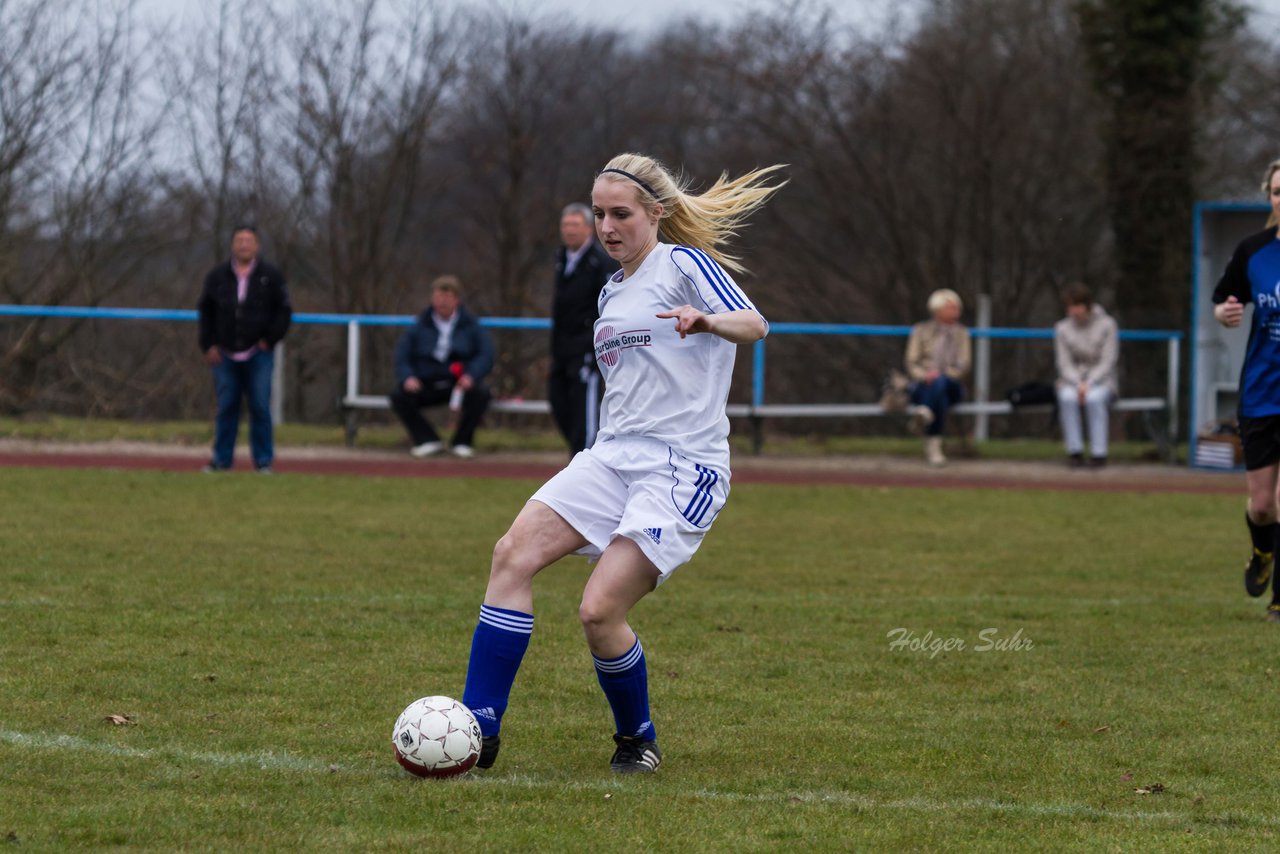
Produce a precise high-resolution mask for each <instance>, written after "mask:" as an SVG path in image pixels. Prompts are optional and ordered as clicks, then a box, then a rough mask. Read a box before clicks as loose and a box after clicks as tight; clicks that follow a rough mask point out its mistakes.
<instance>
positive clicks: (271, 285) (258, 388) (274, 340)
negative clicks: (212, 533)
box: [198, 225, 293, 474]
mask: <svg viewBox="0 0 1280 854" xmlns="http://www.w3.org/2000/svg"><path fill="white" fill-rule="evenodd" d="M258 250H259V244H258V232H257V230H256V229H254V227H253V226H250V225H241V226H237V227H236V229H235V231H234V232H232V235H231V260H230V261H228V262H226V263H225V264H219V265H218V266H217V267H214V268H213V270H211V271H210V272H209V275H207V276H205V280H204V290H203V292H202V293H201V294H200V303H199V306H198V308H199V313H200V352H202V353H204V358H205V361H206V362H208V363H209V366H210V367H211V368H212V369H213V387H214V391H215V393H216V395H217V401H218V414H217V416H216V418H215V420H214V439H213V457H212V459H211V460H210V461H209V464H208V465H207V466H205V468H204V470H205V471H206V472H217V471H223V470H225V469H229V468H231V463H232V459H233V457H234V454H235V449H236V434H237V433H238V432H239V431H240V401H241V398H248V401H249V449H250V451H251V453H252V456H253V465H254V468H256V469H257V470H258V471H259V472H261V473H263V474H270V473H271V464H272V461H273V460H274V458H275V445H274V440H273V437H272V424H271V374H272V371H273V369H274V367H275V346H276V344H278V343H280V341H281V340H282V339H283V338H284V335H285V333H286V332H287V331H288V330H289V322H290V321H291V320H292V318H293V309H292V308H291V307H290V305H289V291H288V289H287V288H286V287H285V281H284V276H283V275H281V273H280V271H279V270H277V269H276V268H275V267H272V266H271V265H270V264H268V263H267V262H265V261H263V260H262V259H261V258H260V257H259V256H258Z"/></svg>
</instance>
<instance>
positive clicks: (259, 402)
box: [212, 350, 276, 469]
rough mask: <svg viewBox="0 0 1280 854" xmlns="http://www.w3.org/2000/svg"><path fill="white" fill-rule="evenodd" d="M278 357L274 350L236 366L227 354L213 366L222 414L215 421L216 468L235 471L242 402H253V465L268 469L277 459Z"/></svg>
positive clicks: (251, 420)
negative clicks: (274, 376)
mask: <svg viewBox="0 0 1280 854" xmlns="http://www.w3.org/2000/svg"><path fill="white" fill-rule="evenodd" d="M275 364H276V355H275V353H274V352H273V351H271V350H254V352H253V355H252V356H250V357H249V360H248V361H247V362H233V361H232V360H231V358H230V357H229V356H227V355H226V354H225V353H224V354H223V356H222V361H221V362H219V363H218V364H216V365H214V366H213V388H214V393H215V394H216V395H217V398H218V414H217V416H216V417H215V418H214V421H213V460H212V462H213V465H214V466H215V467H217V468H220V469H229V468H231V462H232V459H233V458H234V455H235V450H236V433H238V432H240V402H241V399H243V398H247V399H248V401H249V450H250V452H251V453H252V455H253V465H254V466H255V467H256V468H264V467H266V466H269V465H271V461H272V459H273V458H274V457H275V446H274V441H273V436H272V425H271V371H272V369H273V368H274V367H275Z"/></svg>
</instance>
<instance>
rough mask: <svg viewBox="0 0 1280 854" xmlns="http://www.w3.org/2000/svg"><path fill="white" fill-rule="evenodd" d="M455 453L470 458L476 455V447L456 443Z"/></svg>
mask: <svg viewBox="0 0 1280 854" xmlns="http://www.w3.org/2000/svg"><path fill="white" fill-rule="evenodd" d="M453 455H454V456H455V457H460V458H462V459H464V460H469V459H471V458H472V457H474V456H475V455H476V449H475V448H473V447H471V446H470V445H454V446H453Z"/></svg>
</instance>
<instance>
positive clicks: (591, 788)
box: [0, 730, 1280, 829]
mask: <svg viewBox="0 0 1280 854" xmlns="http://www.w3.org/2000/svg"><path fill="white" fill-rule="evenodd" d="M0 744H10V745H13V746H14V747H25V748H34V749H37V750H64V751H79V752H88V753H100V754H105V755H107V756H119V757H121V758H125V759H143V760H156V759H171V760H172V759H176V760H179V761H181V762H183V763H190V764H194V765H209V766H215V767H219V768H235V767H245V768H260V769H263V770H281V771H302V772H307V773H314V774H329V773H341V774H354V775H356V776H367V777H394V776H398V775H399V772H398V769H395V768H393V767H392V765H391V760H390V758H388V760H387V765H386V770H385V771H383V770H379V769H377V768H374V767H368V768H349V767H344V766H340V765H337V764H326V763H324V762H316V761H313V760H308V759H300V758H298V757H296V756H290V755H288V754H281V753H209V752H203V751H188V750H182V749H180V748H167V747H159V748H149V749H144V748H136V747H122V746H120V745H116V744H107V743H105V742H100V741H90V740H88V739H84V738H78V737H76V736H73V735H48V734H43V733H24V732H16V731H13V730H0ZM388 753H389V751H388ZM450 782H452V783H455V784H458V783H464V782H465V785H471V786H484V787H486V788H488V787H492V788H500V787H511V786H519V787H521V788H525V789H559V790H561V791H564V790H569V791H575V792H599V793H601V794H602V795H603V794H612V792H615V791H618V790H619V789H621V788H623V787H622V786H621V785H620V784H618V783H617V782H614V781H606V780H600V781H596V782H591V781H585V780H569V779H565V780H550V779H544V778H539V777H532V776H529V775H526V774H511V775H501V776H491V775H489V774H474V775H467V776H465V777H462V778H458V779H456V780H453V781H450ZM673 795H674V796H675V797H681V795H679V794H675V793H671V792H664V793H663V797H672V796H673ZM683 797H684V798H688V799H690V800H708V801H720V802H725V803H758V804H778V805H782V804H788V803H802V804H816V805H831V806H838V807H855V808H857V809H861V810H866V811H868V812H876V811H890V812H914V813H928V814H935V813H951V812H996V813H1003V814H1005V815H1011V816H1028V817H1037V818H1042V817H1046V816H1047V817H1055V818H1069V819H1071V818H1078V819H1089V820H1097V819H1108V820H1112V821H1139V822H1149V823H1159V824H1175V823H1188V824H1193V823H1198V822H1203V821H1210V822H1214V823H1224V824H1225V823H1229V824H1231V825H1233V826H1235V827H1237V828H1239V829H1245V828H1247V827H1280V817H1276V816H1247V815H1242V814H1238V813H1229V814H1225V815H1223V814H1218V813H1205V814H1198V813H1195V812H1185V813H1179V812H1170V811H1167V810H1160V811H1147V810H1107V809H1100V808H1098V807H1092V806H1087V805H1084V804H1035V803H1030V804H1028V803H1017V802H1013V801H1000V800H993V799H989V798H962V799H959V800H937V799H933V798H919V797H917V798H901V799H896V800H879V799H877V798H872V797H868V796H866V795H861V794H858V793H856V792H846V791H840V790H831V791H824V790H798V791H786V792H767V793H752V792H725V791H720V790H717V789H695V790H693V791H689V792H685V793H683Z"/></svg>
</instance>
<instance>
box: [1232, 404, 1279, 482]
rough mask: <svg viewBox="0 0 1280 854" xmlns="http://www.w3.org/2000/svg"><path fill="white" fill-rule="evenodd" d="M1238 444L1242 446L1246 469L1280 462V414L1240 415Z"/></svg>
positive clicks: (1264, 466)
mask: <svg viewBox="0 0 1280 854" xmlns="http://www.w3.org/2000/svg"><path fill="white" fill-rule="evenodd" d="M1240 444H1241V445H1243V446H1244V467H1245V469H1246V470H1248V471H1256V470H1257V469H1264V468H1266V467H1267V466H1273V465H1275V464H1276V463H1280V415H1264V416H1262V417H1261V418H1246V417H1244V416H1243V415H1242V416H1240Z"/></svg>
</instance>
